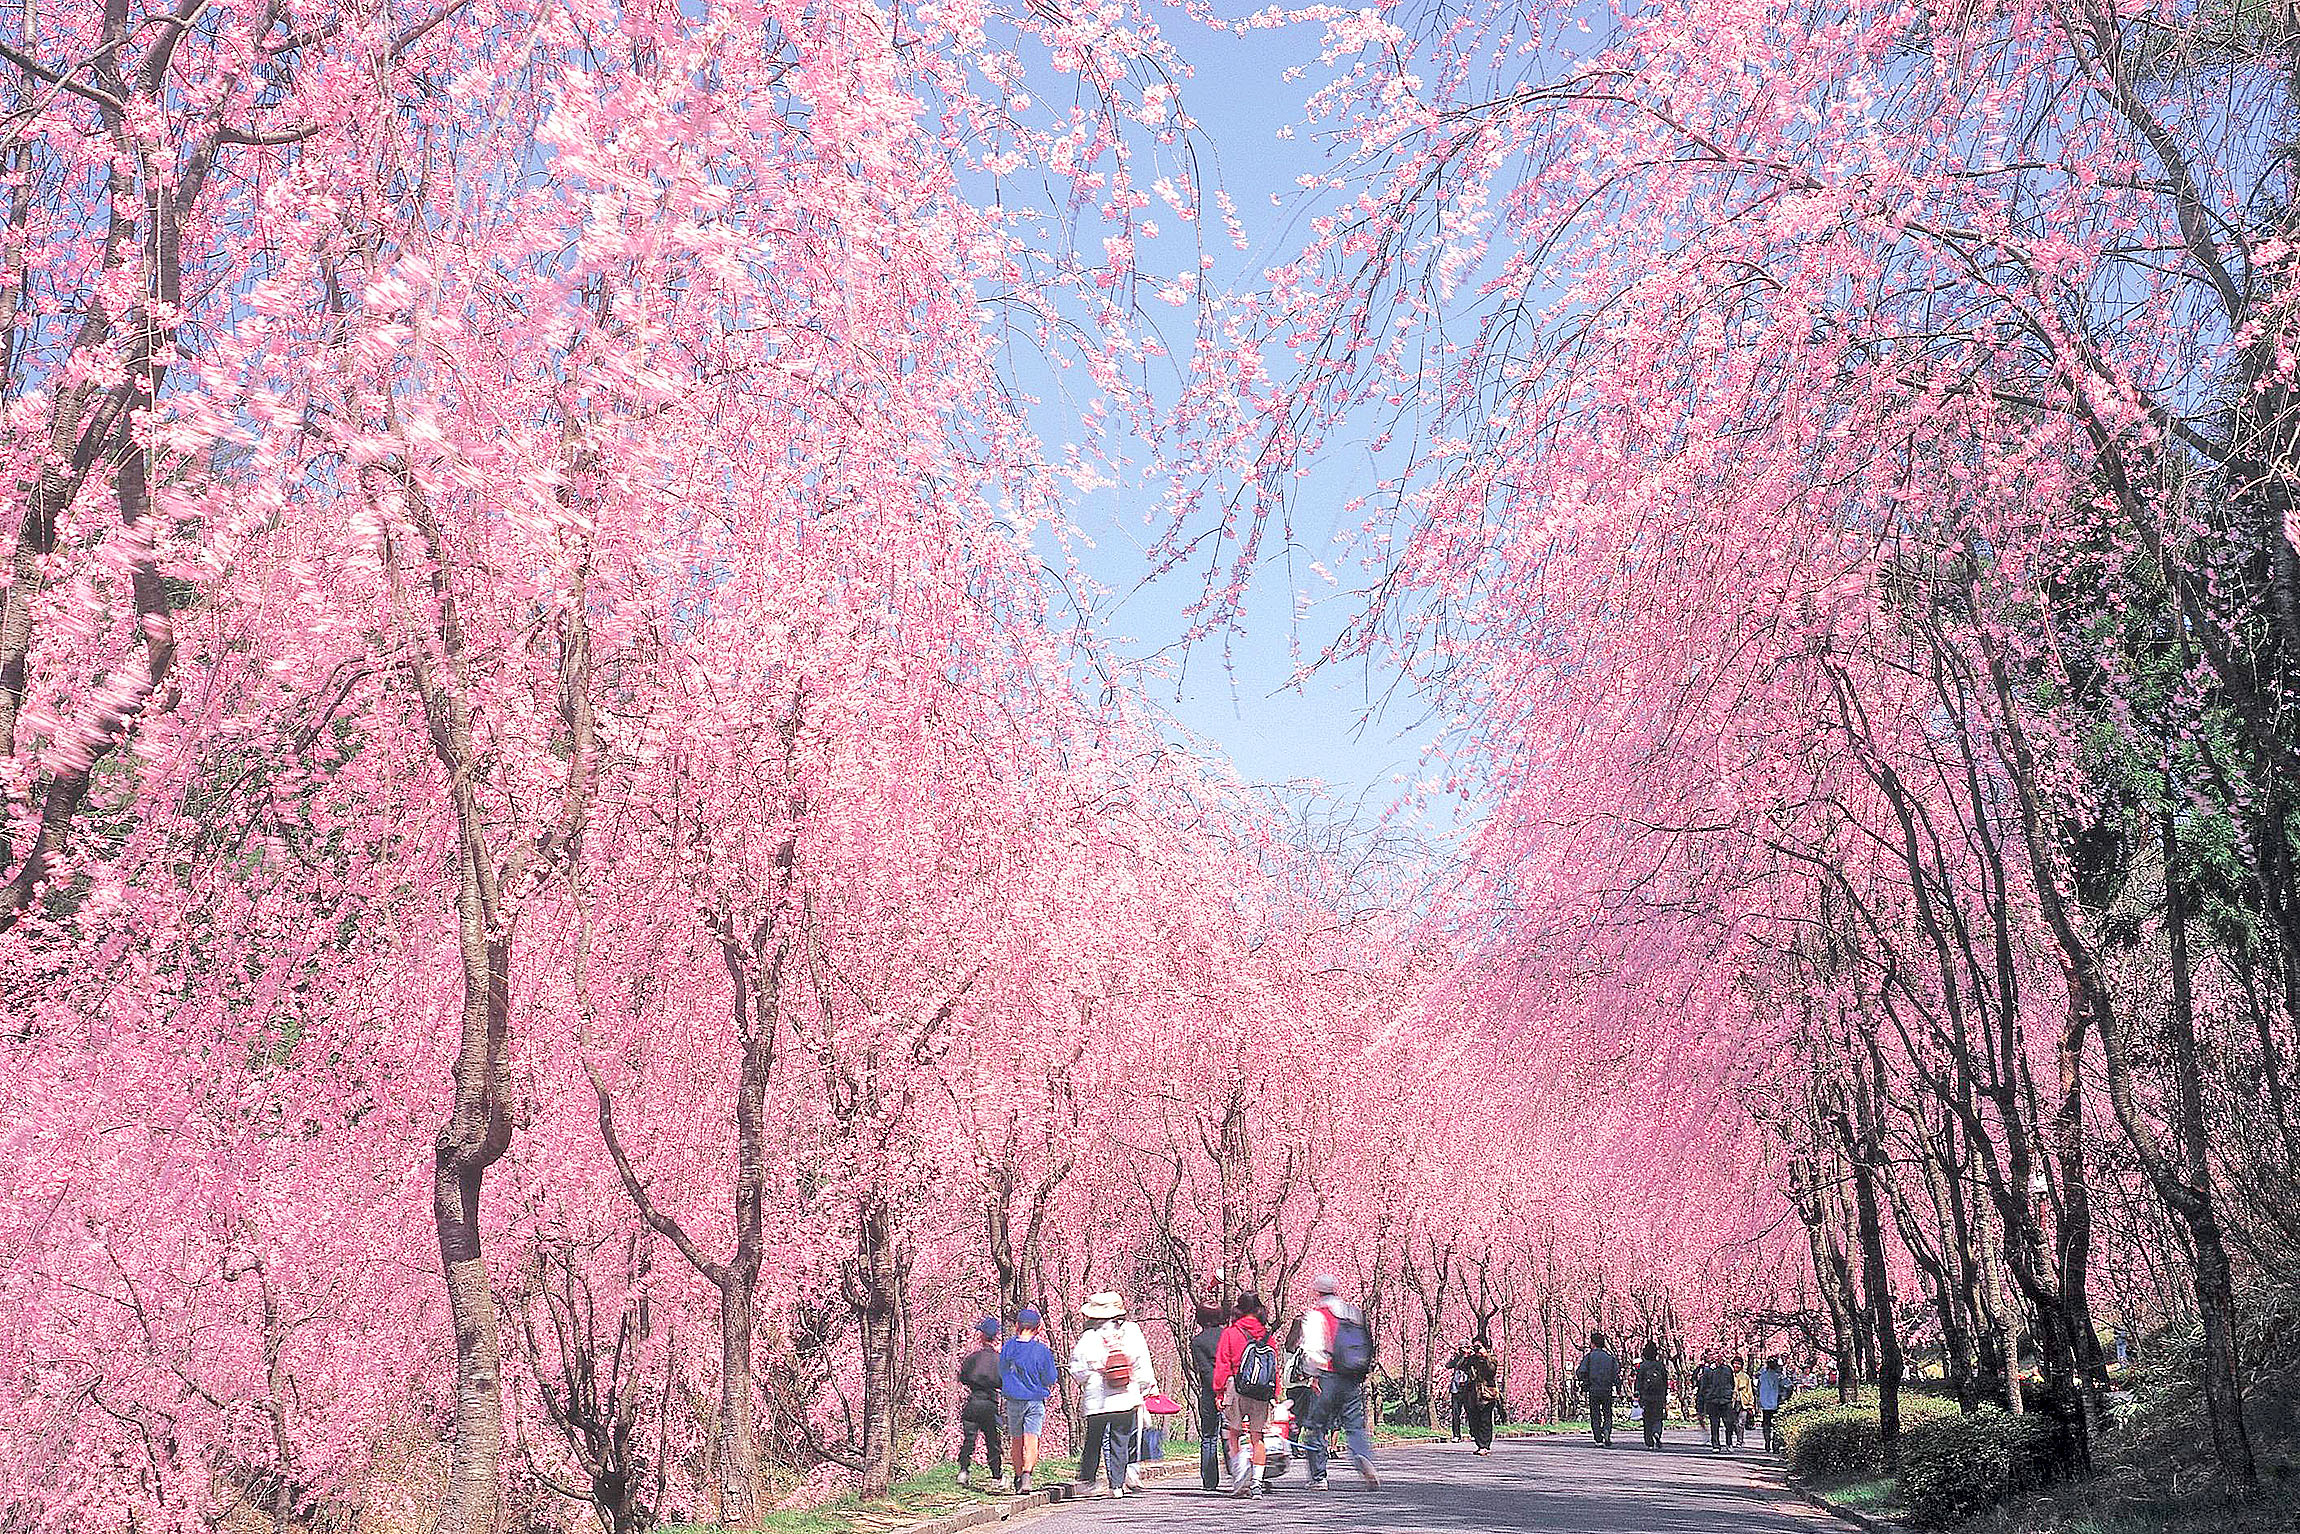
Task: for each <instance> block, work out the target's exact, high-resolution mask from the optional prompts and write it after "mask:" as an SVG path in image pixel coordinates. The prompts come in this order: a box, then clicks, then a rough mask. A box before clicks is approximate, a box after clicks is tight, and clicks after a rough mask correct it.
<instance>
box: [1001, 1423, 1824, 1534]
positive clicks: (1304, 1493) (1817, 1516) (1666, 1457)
mask: <svg viewBox="0 0 2300 1534" xmlns="http://www.w3.org/2000/svg"><path fill="white" fill-rule="evenodd" d="M1635 1433H1636V1429H1635V1428H1634V1427H1632V1428H1631V1429H1630V1434H1631V1436H1630V1437H1628V1438H1627V1439H1626V1440H1624V1439H1623V1438H1621V1437H1619V1436H1617V1437H1616V1438H1615V1439H1614V1447H1612V1448H1610V1449H1601V1448H1599V1447H1598V1446H1597V1445H1596V1444H1594V1443H1591V1442H1590V1441H1589V1440H1588V1439H1586V1438H1569V1437H1564V1436H1561V1435H1544V1436H1537V1437H1529V1438H1503V1439H1499V1440H1497V1441H1496V1442H1495V1444H1494V1446H1493V1453H1492V1455H1491V1456H1489V1457H1487V1458H1483V1459H1480V1458H1478V1457H1477V1456H1476V1455H1474V1454H1473V1453H1472V1452H1471V1450H1470V1447H1469V1445H1467V1444H1427V1445H1415V1446H1412V1447H1406V1446H1394V1447H1392V1448H1390V1449H1387V1450H1385V1451H1384V1452H1383V1453H1382V1456H1381V1460H1380V1467H1381V1475H1382V1488H1381V1490H1379V1491H1372V1490H1369V1489H1367V1488H1366V1487H1365V1486H1364V1485H1362V1484H1361V1483H1360V1482H1359V1480H1358V1478H1357V1476H1356V1475H1355V1474H1354V1473H1353V1472H1351V1471H1350V1470H1349V1469H1348V1467H1347V1465H1346V1463H1345V1462H1342V1461H1336V1463H1335V1465H1334V1467H1333V1485H1332V1486H1331V1487H1330V1488H1329V1489H1327V1490H1325V1491H1313V1490H1311V1489H1310V1488H1309V1487H1308V1486H1306V1485H1305V1484H1303V1480H1302V1477H1301V1467H1300V1466H1299V1465H1296V1466H1295V1467H1294V1470H1293V1473H1291V1474H1288V1475H1287V1476H1285V1477H1284V1478H1283V1479H1282V1480H1280V1481H1279V1482H1278V1483H1277V1484H1276V1485H1275V1486H1274V1487H1273V1488H1272V1489H1271V1491H1270V1494H1269V1495H1268V1496H1266V1497H1255V1498H1242V1497H1230V1496H1227V1495H1224V1494H1221V1493H1207V1492H1203V1491H1200V1490H1199V1489H1198V1482H1197V1477H1196V1476H1194V1475H1190V1476H1185V1477H1183V1478H1182V1479H1180V1480H1166V1481H1162V1482H1153V1483H1151V1485H1150V1487H1149V1488H1147V1489H1146V1490H1144V1491H1142V1492H1140V1493H1138V1494H1132V1495H1129V1496H1127V1497H1126V1498H1125V1499H1123V1500H1122V1501H1118V1502H1112V1501H1109V1500H1108V1499H1106V1498H1093V1499H1089V1500H1087V1501H1083V1502H1076V1503H1069V1504H1065V1505H1063V1506H1061V1507H1058V1508H1056V1509H1054V1510H1053V1511H1051V1512H1049V1513H1047V1514H1045V1515H1044V1516H1043V1517H1041V1518H1037V1519H1033V1520H1032V1525H1033V1534H1086V1531H1088V1530H1105V1529H1113V1530H1114V1529H1126V1530H1144V1531H1151V1530H1158V1531H1164V1530H1184V1529H1190V1530H1195V1529H1213V1528H1228V1529H1237V1530H1241V1531H1245V1530H1251V1531H1254V1534H1261V1531H1265V1530H1267V1531H1281V1530H1282V1531H1292V1530H1332V1531H1360V1530H1383V1531H1392V1534H1482V1531H1486V1530H1496V1531H1499V1530H1510V1531H1517V1530H1538V1531H1541V1534H1827V1531H1830V1530H1837V1529H1842V1528H1843V1525H1841V1524H1839V1523H1837V1522H1836V1521H1835V1520H1834V1519H1832V1518H1831V1517H1829V1516H1828V1515H1827V1514H1826V1513H1822V1512H1819V1511H1816V1510H1815V1509H1813V1508H1811V1507H1809V1506H1807V1505H1806V1504H1805V1503H1804V1502H1802V1501H1799V1500H1798V1499H1797V1498H1796V1497H1795V1496H1794V1495H1792V1494H1791V1493H1789V1492H1787V1491H1785V1490H1783V1489H1782V1488H1781V1485H1780V1482H1779V1479H1778V1477H1777V1476H1775V1475H1774V1474H1773V1473H1772V1472H1771V1471H1770V1470H1769V1469H1761V1468H1760V1467H1759V1465H1758V1464H1757V1457H1756V1456H1754V1455H1751V1454H1748V1453H1745V1452H1744V1453H1730V1454H1712V1453H1711V1452H1710V1451H1709V1448H1708V1446H1707V1445H1706V1444H1697V1443H1695V1442H1694V1440H1693V1437H1692V1435H1691V1434H1690V1433H1687V1434H1686V1435H1685V1436H1684V1437H1682V1438H1681V1439H1679V1441H1677V1442H1675V1443H1670V1444H1666V1445H1664V1446H1663V1447H1662V1448H1660V1449H1658V1450H1649V1449H1644V1448H1640V1447H1639V1446H1638V1443H1637V1439H1636V1437H1635Z"/></svg>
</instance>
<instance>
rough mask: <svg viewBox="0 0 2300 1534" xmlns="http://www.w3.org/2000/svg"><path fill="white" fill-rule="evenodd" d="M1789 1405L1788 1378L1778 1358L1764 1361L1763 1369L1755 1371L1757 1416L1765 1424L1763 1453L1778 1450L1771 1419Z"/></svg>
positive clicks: (1778, 1446)
mask: <svg viewBox="0 0 2300 1534" xmlns="http://www.w3.org/2000/svg"><path fill="white" fill-rule="evenodd" d="M1788 1404H1789V1377H1788V1375H1786V1374H1784V1373H1783V1372H1782V1371H1781V1360H1780V1358H1779V1357H1778V1356H1775V1357H1772V1358H1768V1359H1766V1360H1765V1367H1764V1368H1762V1369H1760V1370H1759V1371H1757V1415H1758V1417H1759V1418H1760V1419H1761V1420H1762V1421H1763V1422H1764V1424H1765V1452H1766V1453H1767V1454H1772V1453H1775V1452H1777V1451H1778V1450H1779V1449H1780V1444H1779V1443H1777V1442H1776V1441H1775V1439H1774V1436H1773V1434H1774V1429H1773V1419H1774V1417H1776V1416H1777V1415H1779V1413H1780V1410H1781V1408H1782V1407H1784V1406H1786V1405H1788Z"/></svg>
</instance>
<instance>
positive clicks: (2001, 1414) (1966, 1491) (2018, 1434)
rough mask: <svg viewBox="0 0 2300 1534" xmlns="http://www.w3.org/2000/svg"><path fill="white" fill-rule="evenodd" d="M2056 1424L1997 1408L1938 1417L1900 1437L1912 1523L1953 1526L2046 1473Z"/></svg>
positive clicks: (1904, 1501) (1903, 1499)
mask: <svg viewBox="0 0 2300 1534" xmlns="http://www.w3.org/2000/svg"><path fill="white" fill-rule="evenodd" d="M2050 1432H2051V1429H2050V1427H2049V1425H2048V1424H2046V1423H2044V1422H2043V1421H2041V1420H2039V1419H2037V1418H2034V1417H2016V1416H2014V1415H2012V1413H2010V1412H2007V1411H2003V1410H2000V1409H1999V1408H1997V1407H1994V1406H1984V1407H1982V1408H1981V1409H1980V1410H1979V1411H1977V1412H1975V1413H1974V1414H1973V1415H1971V1416H1969V1417H1967V1416H1961V1415H1959V1416H1949V1417H1939V1418H1932V1419H1929V1420H1927V1421H1925V1422H1922V1423H1919V1424H1916V1425H1915V1426H1913V1427H1911V1428H1910V1429H1909V1430H1908V1431H1906V1432H1904V1433H1903V1434H1902V1435H1901V1455H1900V1493H1901V1496H1900V1500H1901V1505H1902V1506H1903V1507H1904V1508H1905V1509H1907V1513H1908V1518H1909V1521H1910V1522H1911V1523H1914V1524H1916V1525H1918V1526H1919V1527H1920V1528H1928V1529H1947V1528H1954V1527H1955V1526H1956V1525H1958V1524H1961V1523H1965V1522H1967V1521H1969V1520H1970V1519H1973V1518H1975V1517H1978V1516H1979V1515H1980V1514H1982V1513H1984V1512H1986V1511H1988V1510H1989V1509H1990V1508H1992V1507H1995V1506H1996V1505H1997V1504H1999V1503H2001V1502H2003V1501H2004V1500H2005V1499H2006V1498H2008V1497H2013V1496H2017V1495H2019V1494H2020V1493H2021V1492H2024V1491H2027V1490H2029V1489H2030V1488H2031V1487H2033V1486H2035V1485H2037V1484H2038V1483H2039V1482H2041V1481H2042V1480H2043V1478H2044V1472H2043V1467H2044V1462H2045V1456H2046V1453H2047V1450H2048V1447H2049V1445H2048V1442H2047V1440H2048V1438H2049V1436H2050Z"/></svg>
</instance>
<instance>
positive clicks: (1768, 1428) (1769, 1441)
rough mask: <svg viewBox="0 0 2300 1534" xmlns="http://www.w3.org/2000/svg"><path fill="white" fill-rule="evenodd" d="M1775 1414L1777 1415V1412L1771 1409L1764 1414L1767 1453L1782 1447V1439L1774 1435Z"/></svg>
mask: <svg viewBox="0 0 2300 1534" xmlns="http://www.w3.org/2000/svg"><path fill="white" fill-rule="evenodd" d="M1774 1415H1775V1412H1770V1411H1769V1412H1766V1413H1765V1414H1764V1416H1765V1452H1766V1453H1767V1454H1770V1453H1772V1452H1773V1451H1774V1450H1775V1449H1777V1448H1779V1447H1780V1443H1781V1441H1780V1439H1778V1438H1776V1437H1775V1436H1774V1435H1773V1418H1774Z"/></svg>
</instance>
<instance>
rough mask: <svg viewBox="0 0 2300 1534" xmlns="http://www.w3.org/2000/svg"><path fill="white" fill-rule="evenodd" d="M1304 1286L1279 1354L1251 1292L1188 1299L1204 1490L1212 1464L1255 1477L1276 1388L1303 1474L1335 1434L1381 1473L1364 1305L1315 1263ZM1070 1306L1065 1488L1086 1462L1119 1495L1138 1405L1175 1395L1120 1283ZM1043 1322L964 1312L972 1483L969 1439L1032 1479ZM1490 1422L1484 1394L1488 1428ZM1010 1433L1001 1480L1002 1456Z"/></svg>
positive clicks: (1023, 1486)
mask: <svg viewBox="0 0 2300 1534" xmlns="http://www.w3.org/2000/svg"><path fill="white" fill-rule="evenodd" d="M1311 1287H1312V1288H1313V1290H1314V1291H1315V1292H1316V1296H1317V1297H1316V1299H1315V1301H1314V1302H1313V1303H1312V1304H1311V1305H1310V1307H1309V1309H1308V1310H1306V1311H1304V1312H1303V1314H1302V1315H1301V1316H1300V1317H1299V1318H1298V1319H1297V1320H1296V1321H1295V1322H1294V1324H1293V1326H1292V1328H1291V1329H1290V1331H1289V1333H1288V1337H1287V1347H1286V1351H1285V1354H1284V1356H1282V1357H1281V1355H1280V1353H1279V1349H1278V1347H1277V1345H1276V1343H1275V1342H1274V1340H1273V1339H1272V1336H1271V1332H1270V1320H1269V1317H1268V1316H1267V1315H1266V1314H1265V1311H1264V1307H1263V1303H1262V1300H1261V1297H1260V1296H1258V1295H1255V1294H1252V1293H1242V1294H1240V1295H1238V1296H1237V1297H1236V1299H1235V1301H1233V1302H1232V1303H1230V1304H1229V1305H1227V1306H1223V1305H1216V1304H1211V1303H1207V1304H1201V1305H1200V1306H1199V1307H1198V1311H1197V1321H1198V1329H1197V1332H1196V1334H1195V1335H1194V1336H1193V1337H1192V1338H1191V1340H1190V1355H1191V1364H1192V1372H1193V1373H1195V1375H1196V1376H1197V1380H1198V1394H1199V1401H1198V1408H1199V1470H1200V1476H1201V1480H1202V1484H1203V1485H1204V1487H1205V1489H1206V1490H1208V1491H1219V1490H1221V1489H1222V1487H1223V1481H1224V1477H1225V1473H1226V1474H1227V1479H1228V1486H1229V1491H1230V1494H1231V1495H1232V1496H1239V1497H1248V1496H1255V1495H1258V1494H1260V1493H1262V1492H1263V1491H1265V1490H1266V1489H1267V1483H1266V1476H1265V1471H1266V1469H1267V1465H1268V1449H1267V1443H1266V1440H1267V1438H1268V1434H1269V1430H1270V1419H1271V1414H1272V1412H1273V1410H1274V1409H1275V1407H1276V1404H1277V1402H1278V1401H1279V1400H1281V1399H1287V1400H1288V1401H1289V1404H1290V1405H1292V1406H1293V1408H1294V1410H1295V1414H1296V1420H1297V1422H1299V1423H1300V1424H1301V1425H1302V1426H1303V1428H1304V1448H1305V1452H1306V1454H1307V1457H1308V1460H1309V1472H1310V1474H1309V1483H1310V1485H1311V1486H1312V1487H1323V1486H1324V1485H1325V1484H1326V1472H1327V1469H1328V1467H1329V1462H1330V1459H1331V1449H1332V1444H1333V1440H1334V1438H1335V1436H1336V1435H1339V1436H1340V1437H1341V1438H1342V1439H1343V1440H1344V1442H1345V1443H1346V1445H1347V1448H1348V1453H1349V1457H1350V1464H1351V1466H1352V1467H1353V1468H1354V1469H1355V1470H1356V1471H1357V1472H1358V1475H1359V1477H1360V1478H1361V1479H1362V1480H1363V1481H1364V1482H1365V1483H1366V1485H1367V1486H1369V1487H1379V1486H1380V1485H1381V1477H1380V1476H1379V1474H1377V1473H1376V1471H1375V1469H1374V1454H1373V1439H1372V1436H1371V1435H1370V1433H1369V1432H1368V1430H1367V1425H1366V1422H1367V1419H1366V1395H1365V1382H1366V1376H1367V1374H1368V1373H1369V1372H1371V1370H1372V1367H1373V1337H1372V1333H1371V1332H1370V1331H1369V1330H1368V1329H1367V1327H1366V1321H1365V1316H1364V1313H1363V1312H1362V1311H1360V1310H1359V1309H1358V1307H1357V1306H1356V1305H1353V1304H1351V1303H1350V1302H1349V1301H1348V1300H1346V1299H1344V1298H1343V1297H1342V1292H1341V1284H1340V1282H1339V1281H1338V1280H1336V1279H1334V1278H1331V1277H1321V1278H1319V1279H1318V1280H1317V1281H1316V1282H1315V1283H1314V1284H1313V1285H1312V1286H1311ZM1078 1311H1079V1315H1080V1317H1081V1319H1082V1322H1083V1324H1082V1326H1081V1328H1080V1331H1079V1334H1078V1340H1077V1341H1076V1342H1075V1343H1073V1344H1072V1346H1071V1349H1070V1357H1069V1361H1068V1369H1069V1374H1070V1376H1071V1378H1072V1379H1074V1380H1076V1381H1077V1382H1078V1386H1079V1406H1080V1415H1081V1417H1082V1418H1083V1431H1082V1432H1081V1434H1080V1440H1079V1451H1078V1484H1077V1487H1076V1493H1077V1494H1080V1495H1083V1494H1086V1493H1088V1492H1090V1491H1091V1489H1092V1488H1093V1487H1094V1485H1095V1484H1096V1475H1097V1472H1098V1471H1099V1472H1100V1476H1101V1480H1102V1482H1103V1483H1104V1484H1107V1486H1108V1488H1109V1495H1110V1496H1112V1497H1120V1498H1122V1497H1124V1496H1125V1495H1126V1494H1127V1493H1128V1492H1130V1491H1139V1490H1140V1489H1141V1485H1142V1482H1141V1478H1140V1474H1139V1472H1138V1471H1137V1469H1136V1467H1135V1462H1136V1455H1137V1449H1138V1444H1139V1441H1140V1436H1141V1432H1142V1421H1143V1417H1144V1415H1145V1414H1146V1413H1149V1412H1156V1411H1158V1410H1160V1409H1161V1408H1163V1409H1165V1410H1169V1411H1171V1410H1174V1409H1175V1408H1174V1407H1173V1406H1172V1404H1171V1403H1169V1402H1166V1401H1165V1399H1164V1398H1163V1397H1161V1396H1159V1395H1158V1393H1157V1391H1158V1382H1157V1374H1156V1370H1155V1366H1154V1365H1153V1363H1152V1360H1151V1356H1150V1345H1149V1342H1148V1340H1147V1339H1146V1338H1145V1337H1144V1336H1143V1334H1142V1328H1141V1327H1140V1326H1139V1325H1137V1324H1136V1323H1135V1322H1134V1321H1133V1320H1132V1319H1131V1318H1130V1317H1129V1316H1128V1314H1127V1307H1126V1301H1125V1299H1124V1297H1123V1296H1121V1295H1118V1294H1115V1293H1109V1292H1105V1293H1102V1294H1096V1295H1093V1296H1091V1297H1089V1298H1088V1299H1087V1300H1086V1302H1085V1303H1084V1304H1082V1305H1080V1306H1079V1308H1078ZM1044 1323H1045V1318H1044V1317H1043V1316H1041V1315H1040V1313H1039V1312H1038V1311H1037V1310H1035V1309H1032V1308H1030V1307H1028V1306H1025V1307H1023V1308H1022V1309H1021V1310H1019V1311H1017V1312H1016V1313H1015V1317H1014V1335H1013V1336H1012V1337H1008V1338H1005V1339H1004V1340H1003V1341H1002V1340H1001V1338H1002V1335H1003V1333H1004V1330H1005V1328H1004V1326H1003V1324H1002V1323H1001V1322H1000V1320H999V1319H998V1317H996V1316H985V1317H983V1318H982V1320H981V1321H980V1322H978V1323H977V1324H976V1327H975V1334H976V1337H977V1339H978V1342H977V1345H976V1346H975V1347H974V1348H973V1349H972V1350H971V1351H969V1352H968V1353H967V1354H966V1355H965V1356H964V1357H963V1358H961V1359H960V1361H959V1366H958V1382H959V1384H960V1386H961V1387H962V1388H963V1389H964V1390H965V1392H966V1398H965V1400H964V1402H963V1403H962V1404H961V1406H960V1408H959V1413H958V1421H959V1443H958V1468H959V1479H960V1481H961V1482H962V1483H963V1484H966V1485H969V1486H971V1485H973V1484H974V1460H975V1451H976V1448H977V1445H978V1444H979V1446H980V1448H981V1450H982V1456H983V1461H984V1464H985V1466H986V1468H987V1469H988V1470H989V1472H990V1484H991V1486H992V1487H993V1488H996V1489H1001V1490H1005V1489H1011V1490H1013V1491H1014V1492H1016V1493H1017V1494H1020V1493H1024V1492H1028V1491H1029V1490H1030V1489H1031V1478H1032V1476H1033V1475H1035V1474H1036V1472H1037V1469H1038V1441H1039V1435H1040V1433H1041V1432H1042V1431H1043V1429H1044V1427H1045V1422H1046V1403H1047V1401H1048V1399H1049V1398H1050V1397H1052V1395H1053V1394H1054V1391H1055V1389H1056V1388H1057V1387H1058V1386H1059V1385H1060V1383H1061V1370H1060V1369H1059V1367H1058V1366H1057V1364H1056V1362H1055V1356H1054V1351H1053V1349H1052V1348H1051V1347H1049V1346H1048V1345H1047V1343H1046V1342H1045V1340H1044V1338H1043V1336H1042V1333H1043V1331H1044ZM1490 1423H1491V1412H1490V1408H1489V1410H1488V1429H1487V1432H1488V1436H1489V1437H1490V1435H1491V1426H1490ZM1001 1429H1003V1430H1004V1431H1003V1434H1002V1433H1001ZM1009 1447H1011V1450H1012V1460H1013V1476H1012V1479H1011V1481H1010V1480H1009V1479H1008V1477H1007V1466H1006V1463H1005V1460H1006V1458H1007V1451H1008V1449H1009Z"/></svg>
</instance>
